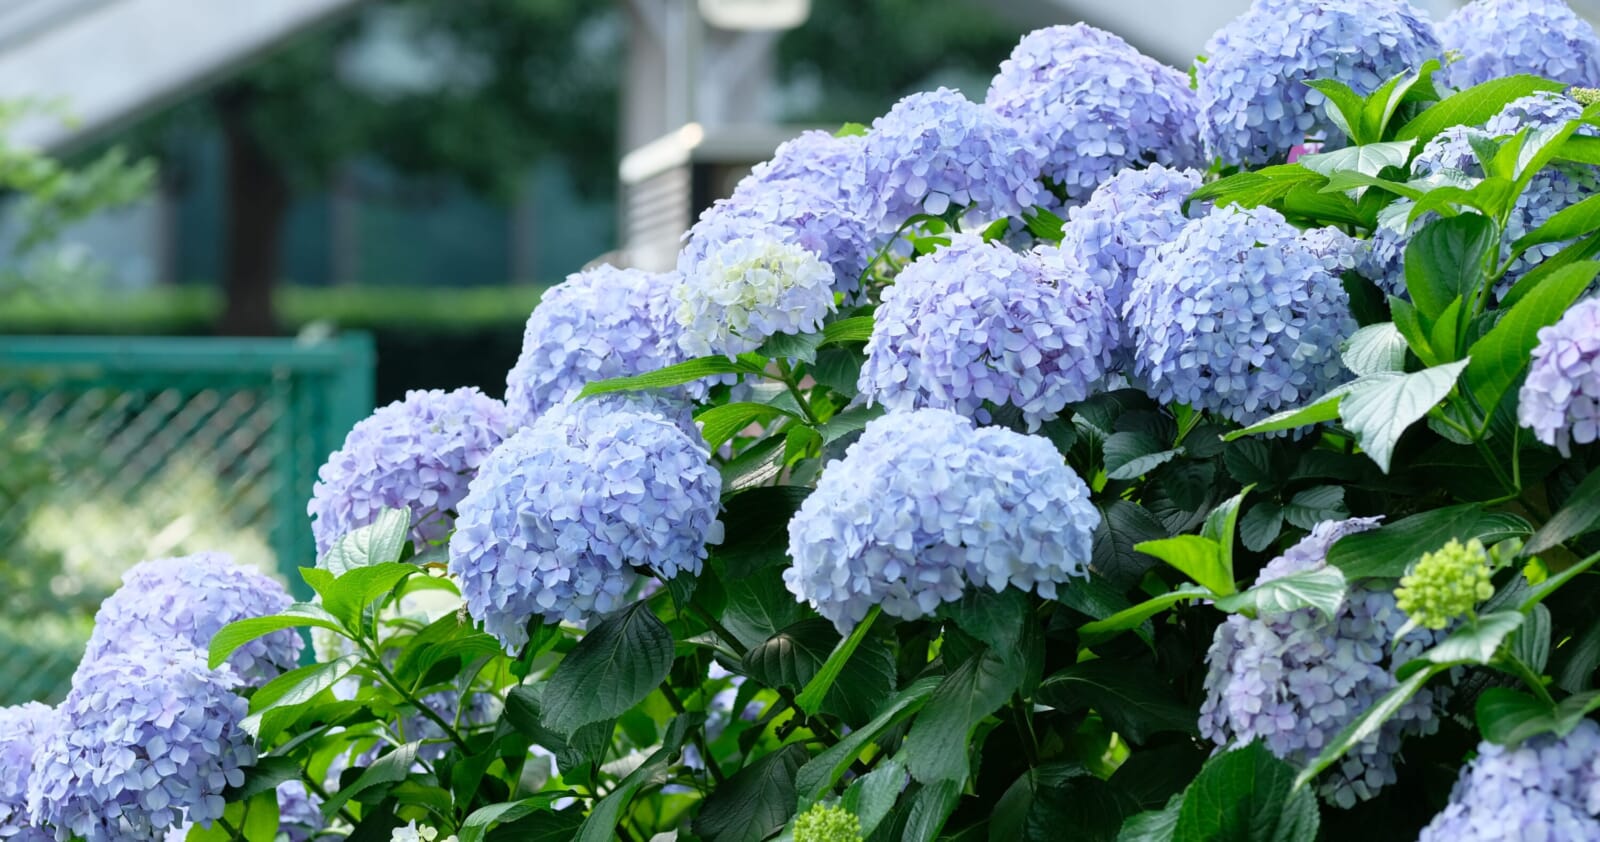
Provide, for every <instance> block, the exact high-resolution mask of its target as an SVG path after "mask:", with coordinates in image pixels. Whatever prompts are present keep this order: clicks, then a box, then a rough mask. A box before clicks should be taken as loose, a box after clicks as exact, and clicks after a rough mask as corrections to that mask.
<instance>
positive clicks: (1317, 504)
mask: <svg viewBox="0 0 1600 842" xmlns="http://www.w3.org/2000/svg"><path fill="white" fill-rule="evenodd" d="M1349 516H1350V510H1349V509H1346V508H1345V506H1344V487H1343V486H1339V485H1318V486H1314V487H1312V488H1307V489H1305V490H1304V491H1301V492H1298V493H1296V494H1295V495H1294V497H1293V498H1292V499H1290V500H1289V505H1287V506H1284V508H1283V517H1284V519H1285V520H1287V521H1289V522H1290V523H1292V524H1294V525H1295V526H1298V527H1300V528H1301V529H1305V530H1308V531H1309V530H1311V529H1312V528H1314V527H1316V525H1317V524H1319V523H1321V522H1322V521H1325V520H1343V519H1344V518H1347V517H1349Z"/></svg>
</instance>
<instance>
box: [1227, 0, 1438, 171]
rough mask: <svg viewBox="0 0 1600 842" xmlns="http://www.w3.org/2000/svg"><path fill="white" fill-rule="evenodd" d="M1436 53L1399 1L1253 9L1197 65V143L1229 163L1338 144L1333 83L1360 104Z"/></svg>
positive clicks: (1327, 0)
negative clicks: (1330, 102) (1324, 86)
mask: <svg viewBox="0 0 1600 842" xmlns="http://www.w3.org/2000/svg"><path fill="white" fill-rule="evenodd" d="M1441 52H1442V50H1441V49H1440V47H1439V42H1438V39H1437V38H1436V37H1435V36H1434V34H1433V27H1432V25H1431V24H1430V23H1429V22H1428V21H1427V20H1426V19H1425V18H1423V17H1420V16H1418V15H1417V13H1416V12H1415V10H1413V9H1412V8H1411V5H1410V4H1409V3H1404V2H1396V0H1255V2H1254V3H1252V4H1251V6H1250V9H1249V11H1247V12H1245V13H1244V14H1243V15H1240V16H1239V17H1238V18H1235V19H1234V20H1233V21H1232V22H1230V23H1229V24H1228V25H1226V26H1224V27H1223V28H1222V29H1220V30H1218V31H1217V33H1216V34H1215V35H1213V36H1212V37H1211V40H1210V42H1209V43H1207V44H1206V48H1205V56H1206V60H1205V61H1203V62H1201V63H1199V64H1197V65H1196V66H1195V80H1196V82H1197V84H1198V94H1199V100H1200V139H1201V141H1202V142H1204V144H1205V149H1206V154H1207V155H1208V156H1210V157H1212V158H1221V159H1222V160H1223V161H1224V162H1226V163H1229V164H1241V165H1258V164H1264V163H1267V162H1269V161H1272V160H1273V159H1277V158H1281V157H1283V156H1284V155H1286V154H1288V152H1289V151H1290V150H1291V149H1293V148H1294V147H1295V146H1297V145H1300V144H1302V143H1304V142H1305V141H1306V140H1307V138H1313V139H1315V138H1324V139H1326V140H1327V141H1328V142H1330V143H1334V144H1335V145H1337V144H1340V143H1343V140H1344V138H1343V137H1342V135H1341V134H1340V133H1339V131H1338V129H1337V128H1335V127H1334V125H1333V123H1332V121H1330V120H1329V119H1328V116H1327V113H1326V111H1325V103H1326V97H1324V96H1323V95H1322V93H1321V92H1319V91H1317V90H1314V89H1312V88H1309V87H1307V86H1306V85H1305V83H1306V82H1308V81H1311V80H1313V79H1332V80H1335V81H1338V82H1343V83H1344V84H1346V85H1349V86H1350V87H1351V88H1353V89H1354V90H1355V91H1356V92H1357V93H1359V94H1362V95H1366V94H1369V93H1372V92H1373V91H1374V90H1376V89H1377V88H1378V86H1380V85H1381V84H1383V81H1384V80H1385V79H1388V78H1389V77H1391V76H1394V75H1395V74H1397V73H1401V72H1404V71H1406V70H1414V69H1416V68H1419V67H1421V66H1422V64H1423V62H1425V61H1427V60H1428V59H1431V58H1438V57H1439V56H1440V54H1441Z"/></svg>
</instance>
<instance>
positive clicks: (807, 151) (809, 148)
mask: <svg viewBox="0 0 1600 842" xmlns="http://www.w3.org/2000/svg"><path fill="white" fill-rule="evenodd" d="M865 151H866V139H865V137H864V136H863V135H845V136H843V137H835V136H834V135H832V134H829V133H828V132H824V131H816V130H813V131H808V132H801V133H800V134H799V135H797V136H795V137H793V138H791V139H789V140H786V141H784V142H783V143H780V144H778V148H777V149H776V150H774V151H773V153H772V157H771V158H770V159H768V160H766V161H762V162H761V163H759V164H756V165H755V167H753V168H752V169H751V170H750V175H751V177H752V178H754V179H756V180H757V181H789V180H790V179H795V178H800V179H807V180H818V179H822V180H838V178H839V176H840V174H842V173H844V172H845V171H846V170H849V169H851V168H852V167H855V166H858V165H859V164H860V163H861V160H862V156H863V155H864V154H865Z"/></svg>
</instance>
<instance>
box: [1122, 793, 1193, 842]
mask: <svg viewBox="0 0 1600 842" xmlns="http://www.w3.org/2000/svg"><path fill="white" fill-rule="evenodd" d="M1182 810H1183V796H1182V795H1181V794H1180V795H1174V796H1172V798H1171V800H1169V801H1168V802H1167V806H1165V807H1163V808H1161V809H1160V810H1150V811H1148V812H1144V813H1140V814H1138V815H1136V816H1132V817H1130V818H1129V819H1128V820H1127V821H1125V822H1123V823H1122V831H1121V832H1120V833H1118V834H1117V842H1172V837H1173V834H1175V833H1177V832H1178V814H1179V813H1180V812H1182Z"/></svg>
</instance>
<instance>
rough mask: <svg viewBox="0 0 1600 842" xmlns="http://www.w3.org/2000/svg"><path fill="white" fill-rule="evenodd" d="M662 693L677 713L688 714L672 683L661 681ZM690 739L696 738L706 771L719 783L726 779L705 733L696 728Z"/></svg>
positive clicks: (680, 714) (695, 742)
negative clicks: (713, 755)
mask: <svg viewBox="0 0 1600 842" xmlns="http://www.w3.org/2000/svg"><path fill="white" fill-rule="evenodd" d="M661 695H663V696H665V697H666V699H667V704H669V705H671V706H672V711H673V713H676V714H677V715H679V716H686V715H688V713H689V711H687V710H685V709H684V707H683V701H682V700H681V699H679V698H678V694H677V693H676V692H674V691H673V689H672V685H670V684H668V683H667V682H665V681H663V682H661ZM690 739H693V740H694V745H695V748H698V749H700V757H701V759H702V760H704V761H705V762H706V771H708V772H710V773H711V779H712V780H714V781H716V782H717V783H718V784H719V785H720V784H721V783H723V782H724V781H726V780H727V778H724V777H723V776H722V769H721V768H719V767H718V766H717V759H716V758H715V757H712V756H711V747H710V746H708V745H706V737H705V734H704V733H702V732H701V730H700V729H698V728H696V729H695V730H694V734H693V735H691V737H690Z"/></svg>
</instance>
